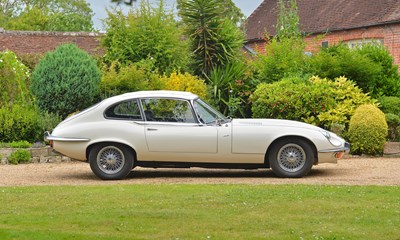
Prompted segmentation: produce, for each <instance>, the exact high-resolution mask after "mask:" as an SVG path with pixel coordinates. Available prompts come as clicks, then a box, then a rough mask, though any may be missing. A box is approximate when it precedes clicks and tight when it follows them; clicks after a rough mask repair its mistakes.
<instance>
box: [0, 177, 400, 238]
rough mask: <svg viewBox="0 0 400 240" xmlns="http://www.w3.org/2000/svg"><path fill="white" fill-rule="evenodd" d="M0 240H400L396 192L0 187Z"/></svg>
mask: <svg viewBox="0 0 400 240" xmlns="http://www.w3.org/2000/svg"><path fill="white" fill-rule="evenodd" d="M0 202H1V210H0V239H85V240H86V239H374V240H376V239H399V238H400V227H399V226H400V187H399V186H396V187H373V186H370V187H350V186H306V185H272V186H271V185H169V184H160V185H115V186H62V187H60V186H54V187H15V188H11V187H2V188H0Z"/></svg>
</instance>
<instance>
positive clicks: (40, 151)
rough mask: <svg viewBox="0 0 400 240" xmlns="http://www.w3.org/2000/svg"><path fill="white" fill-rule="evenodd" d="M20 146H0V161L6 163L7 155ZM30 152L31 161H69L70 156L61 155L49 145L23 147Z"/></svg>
mask: <svg viewBox="0 0 400 240" xmlns="http://www.w3.org/2000/svg"><path fill="white" fill-rule="evenodd" d="M18 149H20V148H0V156H1V157H0V160H1V161H0V163H1V164H8V161H7V157H8V156H10V155H11V153H13V152H15V151H17V150H18ZM23 149H24V150H27V151H29V152H30V154H31V159H30V161H29V162H31V163H59V162H70V161H71V158H69V157H66V156H63V155H61V154H59V153H57V152H55V151H53V148H51V147H48V146H47V147H41V148H23Z"/></svg>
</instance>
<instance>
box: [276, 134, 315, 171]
mask: <svg viewBox="0 0 400 240" xmlns="http://www.w3.org/2000/svg"><path fill="white" fill-rule="evenodd" d="M268 157H269V163H270V166H271V168H272V171H273V172H274V174H275V175H277V176H278V177H283V178H300V177H303V176H305V175H307V174H308V173H309V172H310V170H311V168H312V166H313V165H314V151H313V149H312V147H311V146H310V144H309V143H307V142H306V141H304V140H301V139H284V140H281V141H279V142H277V143H276V144H274V145H273V146H272V149H271V151H270V153H269V156H268Z"/></svg>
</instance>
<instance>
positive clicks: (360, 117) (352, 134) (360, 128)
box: [348, 104, 388, 155]
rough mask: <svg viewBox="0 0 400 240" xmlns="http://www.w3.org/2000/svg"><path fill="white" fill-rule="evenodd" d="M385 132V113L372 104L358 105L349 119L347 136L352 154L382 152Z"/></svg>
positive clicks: (386, 127) (386, 126)
mask: <svg viewBox="0 0 400 240" xmlns="http://www.w3.org/2000/svg"><path fill="white" fill-rule="evenodd" d="M387 134H388V125H387V124H386V120H385V114H384V113H383V112H382V111H381V110H379V108H377V107H376V106H374V105H372V104H364V105H361V106H359V107H358V108H357V109H356V111H355V112H354V115H353V116H352V117H351V119H350V125H349V131H348V137H349V140H350V143H351V151H352V153H354V154H368V155H377V154H382V152H383V146H384V144H385V142H386V136H387Z"/></svg>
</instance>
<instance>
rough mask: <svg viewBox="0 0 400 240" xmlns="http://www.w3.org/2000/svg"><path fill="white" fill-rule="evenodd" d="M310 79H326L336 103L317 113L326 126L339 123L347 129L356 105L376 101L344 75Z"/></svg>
mask: <svg viewBox="0 0 400 240" xmlns="http://www.w3.org/2000/svg"><path fill="white" fill-rule="evenodd" d="M312 81H314V82H318V81H328V84H329V85H330V86H331V90H332V92H331V94H332V95H331V97H333V99H334V101H335V103H336V104H335V106H334V107H333V108H331V109H327V111H325V112H323V113H321V114H320V115H318V119H319V120H320V121H321V125H322V126H325V127H326V128H331V127H332V124H341V125H344V126H345V128H346V129H347V127H348V124H349V122H350V118H351V116H353V114H354V111H355V110H356V109H357V107H359V106H360V105H363V104H375V103H376V101H375V100H374V99H372V98H371V97H370V96H369V95H368V94H365V93H363V91H362V90H361V89H360V88H359V87H358V86H356V84H355V83H354V82H352V81H350V80H348V79H347V78H345V77H338V78H335V80H334V81H329V80H326V79H324V80H321V79H320V78H318V77H313V78H312Z"/></svg>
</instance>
